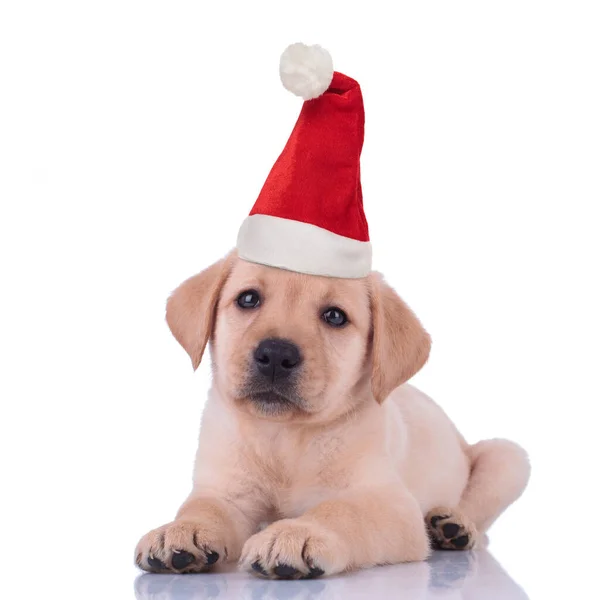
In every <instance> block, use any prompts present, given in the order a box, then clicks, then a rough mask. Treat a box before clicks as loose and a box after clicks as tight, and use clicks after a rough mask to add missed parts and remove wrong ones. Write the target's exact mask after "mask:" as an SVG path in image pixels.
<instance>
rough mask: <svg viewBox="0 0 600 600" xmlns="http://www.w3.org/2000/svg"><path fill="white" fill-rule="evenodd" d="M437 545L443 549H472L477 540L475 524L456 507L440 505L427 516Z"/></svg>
mask: <svg viewBox="0 0 600 600" xmlns="http://www.w3.org/2000/svg"><path fill="white" fill-rule="evenodd" d="M425 521H426V523H427V528H428V530H429V536H430V537H431V540H432V542H433V544H434V546H435V547H437V548H440V549H443V550H470V549H471V548H473V547H474V546H475V543H476V542H477V530H476V529H475V525H473V523H471V521H470V520H469V519H468V518H467V517H466V516H465V515H463V514H461V513H460V512H459V511H457V510H456V509H454V510H453V509H450V508H445V507H438V508H434V509H433V510H430V511H429V513H428V514H427V516H426V517H425Z"/></svg>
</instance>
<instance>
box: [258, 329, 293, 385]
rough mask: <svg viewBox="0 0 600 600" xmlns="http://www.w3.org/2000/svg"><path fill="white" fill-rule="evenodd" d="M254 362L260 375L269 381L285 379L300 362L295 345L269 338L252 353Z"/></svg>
mask: <svg viewBox="0 0 600 600" xmlns="http://www.w3.org/2000/svg"><path fill="white" fill-rule="evenodd" d="M254 361H255V362H256V366H257V367H258V370H259V371H260V373H261V374H262V375H264V376H265V377H268V378H269V379H270V380H271V381H275V380H276V379H283V378H284V377H287V376H288V375H289V374H290V373H291V372H292V371H293V370H294V369H295V368H296V367H298V366H299V365H300V363H301V362H302V357H301V356H300V350H299V349H298V346H296V344H292V342H287V341H286V340H279V339H277V338H270V339H268V340H263V341H262V342H261V343H260V344H259V345H258V347H257V348H256V350H255V351H254Z"/></svg>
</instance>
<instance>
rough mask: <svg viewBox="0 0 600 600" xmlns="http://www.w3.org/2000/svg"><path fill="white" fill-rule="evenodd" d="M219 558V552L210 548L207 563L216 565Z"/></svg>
mask: <svg viewBox="0 0 600 600" xmlns="http://www.w3.org/2000/svg"><path fill="white" fill-rule="evenodd" d="M218 560H219V553H218V552H215V551H214V550H209V551H208V552H207V553H206V565H207V566H209V567H210V566H211V565H214V564H215V563H216V562H217V561H218Z"/></svg>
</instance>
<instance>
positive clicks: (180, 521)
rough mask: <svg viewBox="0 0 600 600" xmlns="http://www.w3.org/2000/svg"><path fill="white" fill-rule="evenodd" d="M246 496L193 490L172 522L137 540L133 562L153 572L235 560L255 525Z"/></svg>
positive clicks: (198, 568) (203, 567) (196, 568)
mask: <svg viewBox="0 0 600 600" xmlns="http://www.w3.org/2000/svg"><path fill="white" fill-rule="evenodd" d="M248 500H249V498H245V499H238V500H237V501H236V500H235V498H234V497H233V498H232V495H231V494H230V493H229V492H223V493H222V494H208V493H206V492H201V491H198V492H192V494H191V495H190V497H189V498H188V499H187V500H186V501H185V502H184V504H183V506H182V507H181V508H180V509H179V512H178V513H177V516H176V518H175V520H174V521H173V522H171V523H168V524H167V525H163V526H162V527H159V528H158V529H154V530H152V531H150V532H149V533H147V534H146V535H145V536H144V537H143V538H142V539H141V540H140V541H139V543H138V545H137V548H136V550H135V561H136V564H137V565H138V566H139V567H140V568H142V569H144V570H146V571H152V572H154V573H167V572H174V573H198V572H202V571H206V570H209V569H210V568H211V567H212V566H214V565H215V564H217V562H227V561H228V560H236V559H237V558H238V557H239V555H240V551H241V549H242V546H243V544H244V542H245V541H246V540H247V539H248V537H249V536H250V535H251V534H252V533H253V532H254V531H256V528H257V525H258V523H257V520H256V518H254V517H253V516H250V515H252V514H253V513H254V512H255V511H253V510H252V508H251V507H250V506H249V505H247V504H248Z"/></svg>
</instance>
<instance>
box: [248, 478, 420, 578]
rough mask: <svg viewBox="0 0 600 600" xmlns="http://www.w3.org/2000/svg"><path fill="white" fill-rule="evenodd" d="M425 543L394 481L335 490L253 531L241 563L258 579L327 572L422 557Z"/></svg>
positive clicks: (412, 505)
mask: <svg viewBox="0 0 600 600" xmlns="http://www.w3.org/2000/svg"><path fill="white" fill-rule="evenodd" d="M429 551H430V544H429V538H428V536H427V533H426V530H425V524H424V521H423V515H422V512H421V510H420V508H419V505H418V504H417V501H416V500H415V498H414V497H413V496H412V495H411V494H410V493H409V492H408V491H407V490H406V489H405V488H404V487H403V486H402V485H401V484H398V483H395V484H388V485H381V486H377V487H369V488H366V487H365V488H361V489H354V490H347V491H344V492H337V493H336V494H335V496H333V494H332V496H331V497H330V499H328V500H325V501H323V502H320V503H319V504H317V505H316V506H314V507H313V508H311V509H310V510H308V511H307V512H306V513H304V514H303V515H302V516H300V517H298V518H295V519H283V520H281V521H277V522H276V523H273V524H272V525H270V526H269V527H267V528H266V529H265V530H263V531H261V532H260V533H257V534H255V535H253V536H252V537H251V538H250V539H249V540H248V541H247V542H246V544H245V545H244V549H243V550H242V558H241V561H240V562H241V564H242V566H243V567H244V568H246V569H247V570H252V571H254V572H255V573H258V574H260V575H262V576H264V577H274V578H283V579H296V578H301V577H318V576H320V575H331V574H333V573H339V572H341V571H346V570H349V569H355V568H362V567H369V566H373V565H376V564H386V563H398V562H408V561H417V560H424V559H425V558H427V556H428V555H429Z"/></svg>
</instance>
